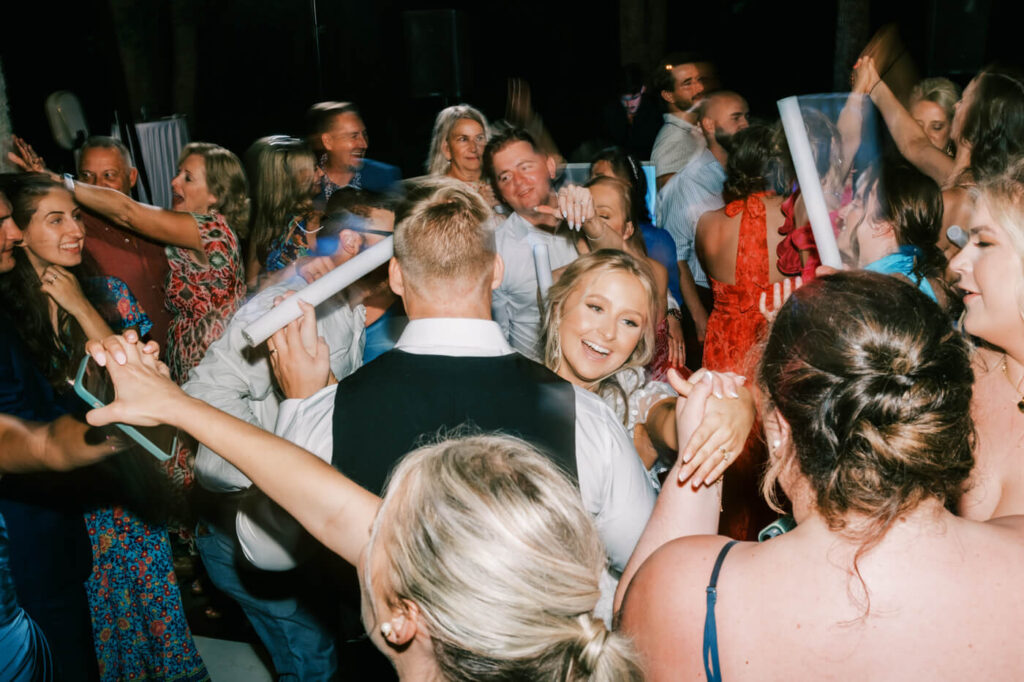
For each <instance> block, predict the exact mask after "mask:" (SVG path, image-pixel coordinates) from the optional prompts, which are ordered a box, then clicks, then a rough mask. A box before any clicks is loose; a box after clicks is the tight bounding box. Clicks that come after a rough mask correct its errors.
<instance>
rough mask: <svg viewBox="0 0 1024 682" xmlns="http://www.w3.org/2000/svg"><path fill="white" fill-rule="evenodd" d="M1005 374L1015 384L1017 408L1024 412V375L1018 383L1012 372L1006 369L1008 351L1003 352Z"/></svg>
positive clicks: (1010, 382) (1011, 383)
mask: <svg viewBox="0 0 1024 682" xmlns="http://www.w3.org/2000/svg"><path fill="white" fill-rule="evenodd" d="M1002 367H1003V376H1004V377H1006V381H1007V382H1008V383H1009V384H1010V385H1011V386H1013V390H1014V391H1016V392H1017V396H1018V398H1017V409H1018V410H1020V411H1021V412H1024V392H1021V390H1020V385H1021V384H1022V383H1024V377H1021V379H1020V381H1018V382H1017V383H1016V384H1015V383H1013V380H1012V379H1011V378H1010V373H1009V372H1008V371H1007V369H1006V353H1003V365H1002Z"/></svg>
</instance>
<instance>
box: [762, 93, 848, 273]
mask: <svg viewBox="0 0 1024 682" xmlns="http://www.w3.org/2000/svg"><path fill="white" fill-rule="evenodd" d="M778 106H779V116H780V117H781V118H782V128H783V130H785V131H786V140H787V141H788V142H789V153H790V154H791V155H792V157H793V167H794V168H795V169H796V177H797V180H799V182H800V191H801V192H803V195H804V206H805V207H806V208H807V217H808V218H809V219H810V221H811V232H812V233H814V243H815V245H816V246H817V248H818V257H819V258H820V259H821V263H822V265H828V266H831V267H833V268H837V269H838V268H842V267H843V262H842V259H840V257H839V245H838V244H836V234H835V232H833V231H832V220H831V218H829V217H828V205H827V204H826V203H825V193H824V192H822V191H821V178H819V177H818V170H817V168H816V167H815V164H814V155H813V154H812V153H811V143H810V141H809V140H808V139H807V129H806V128H805V127H804V117H803V115H802V114H801V113H800V103H799V98H797V97H787V98H786V99H780V100H779V101H778Z"/></svg>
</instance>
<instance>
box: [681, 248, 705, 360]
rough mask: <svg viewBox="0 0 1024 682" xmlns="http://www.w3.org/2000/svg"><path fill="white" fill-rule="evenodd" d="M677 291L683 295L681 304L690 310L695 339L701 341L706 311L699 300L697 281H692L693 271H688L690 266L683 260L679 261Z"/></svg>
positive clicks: (702, 339)
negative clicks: (695, 332)
mask: <svg viewBox="0 0 1024 682" xmlns="http://www.w3.org/2000/svg"><path fill="white" fill-rule="evenodd" d="M679 293H681V294H682V295H683V304H684V305H686V309H687V310H689V311H690V317H692V318H693V323H694V324H695V325H696V326H697V339H698V340H699V341H701V342H703V341H704V335H705V334H706V333H707V330H708V311H707V310H705V309H704V304H703V303H701V302H700V296H699V295H698V294H697V283H696V282H695V281H693V273H692V272H690V266H689V265H687V264H686V261H684V260H681V261H679Z"/></svg>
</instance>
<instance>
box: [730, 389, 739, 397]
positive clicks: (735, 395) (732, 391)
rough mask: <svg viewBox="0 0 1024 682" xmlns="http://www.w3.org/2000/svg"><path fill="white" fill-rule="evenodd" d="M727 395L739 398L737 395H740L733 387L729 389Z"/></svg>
mask: <svg viewBox="0 0 1024 682" xmlns="http://www.w3.org/2000/svg"><path fill="white" fill-rule="evenodd" d="M729 397H730V398H739V397H740V394H739V393H737V392H736V391H735V389H729Z"/></svg>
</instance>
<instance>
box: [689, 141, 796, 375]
mask: <svg viewBox="0 0 1024 682" xmlns="http://www.w3.org/2000/svg"><path fill="white" fill-rule="evenodd" d="M774 139H775V138H774V133H773V131H772V129H771V128H769V127H767V126H761V125H757V126H750V127H749V128H746V129H745V130H741V131H739V132H738V133H736V135H735V136H734V137H733V145H734V147H733V151H732V153H731V154H729V160H728V162H727V164H726V169H725V173H726V179H725V185H724V188H723V191H722V196H723V198H724V199H725V201H726V206H725V208H721V209H718V210H717V211H709V212H707V213H705V214H704V215H703V216H701V218H700V220H699V221H697V236H696V249H697V255H698V256H699V257H700V261H701V265H702V266H703V267H704V269H705V271H706V272H707V273H708V275H709V277H710V278H711V281H712V285H711V290H712V293H713V294H714V297H715V305H714V310H713V311H712V313H711V316H710V317H709V318H708V329H707V336H706V337H705V339H704V366H705V367H707V368H708V369H713V370H718V371H723V372H726V371H729V372H736V373H738V374H744V373H745V371H744V370H746V369H748V368H747V367H746V365H747V353H748V351H749V350H750V349H751V347H753V345H754V342H755V341H756V340H757V335H758V332H760V330H761V329H762V328H763V327H764V318H762V317H761V314H760V312H759V311H758V305H757V304H758V300H759V298H760V295H761V293H763V292H766V291H768V290H769V289H771V285H772V284H773V283H775V282H781V281H782V280H783V279H785V276H784V275H783V274H782V273H781V272H779V269H778V267H777V264H776V259H775V258H769V254H774V253H775V251H776V248H775V247H776V246H777V245H778V242H780V241H781V236H780V235H779V228H780V227H782V224H783V222H784V221H785V216H784V215H783V214H782V211H781V206H782V201H783V200H782V197H781V196H779V195H778V194H776V190H777V189H778V188H777V187H776V186H775V182H774V177H775V173H777V172H778V170H779V165H778V159H777V158H776V156H775V143H774Z"/></svg>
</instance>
